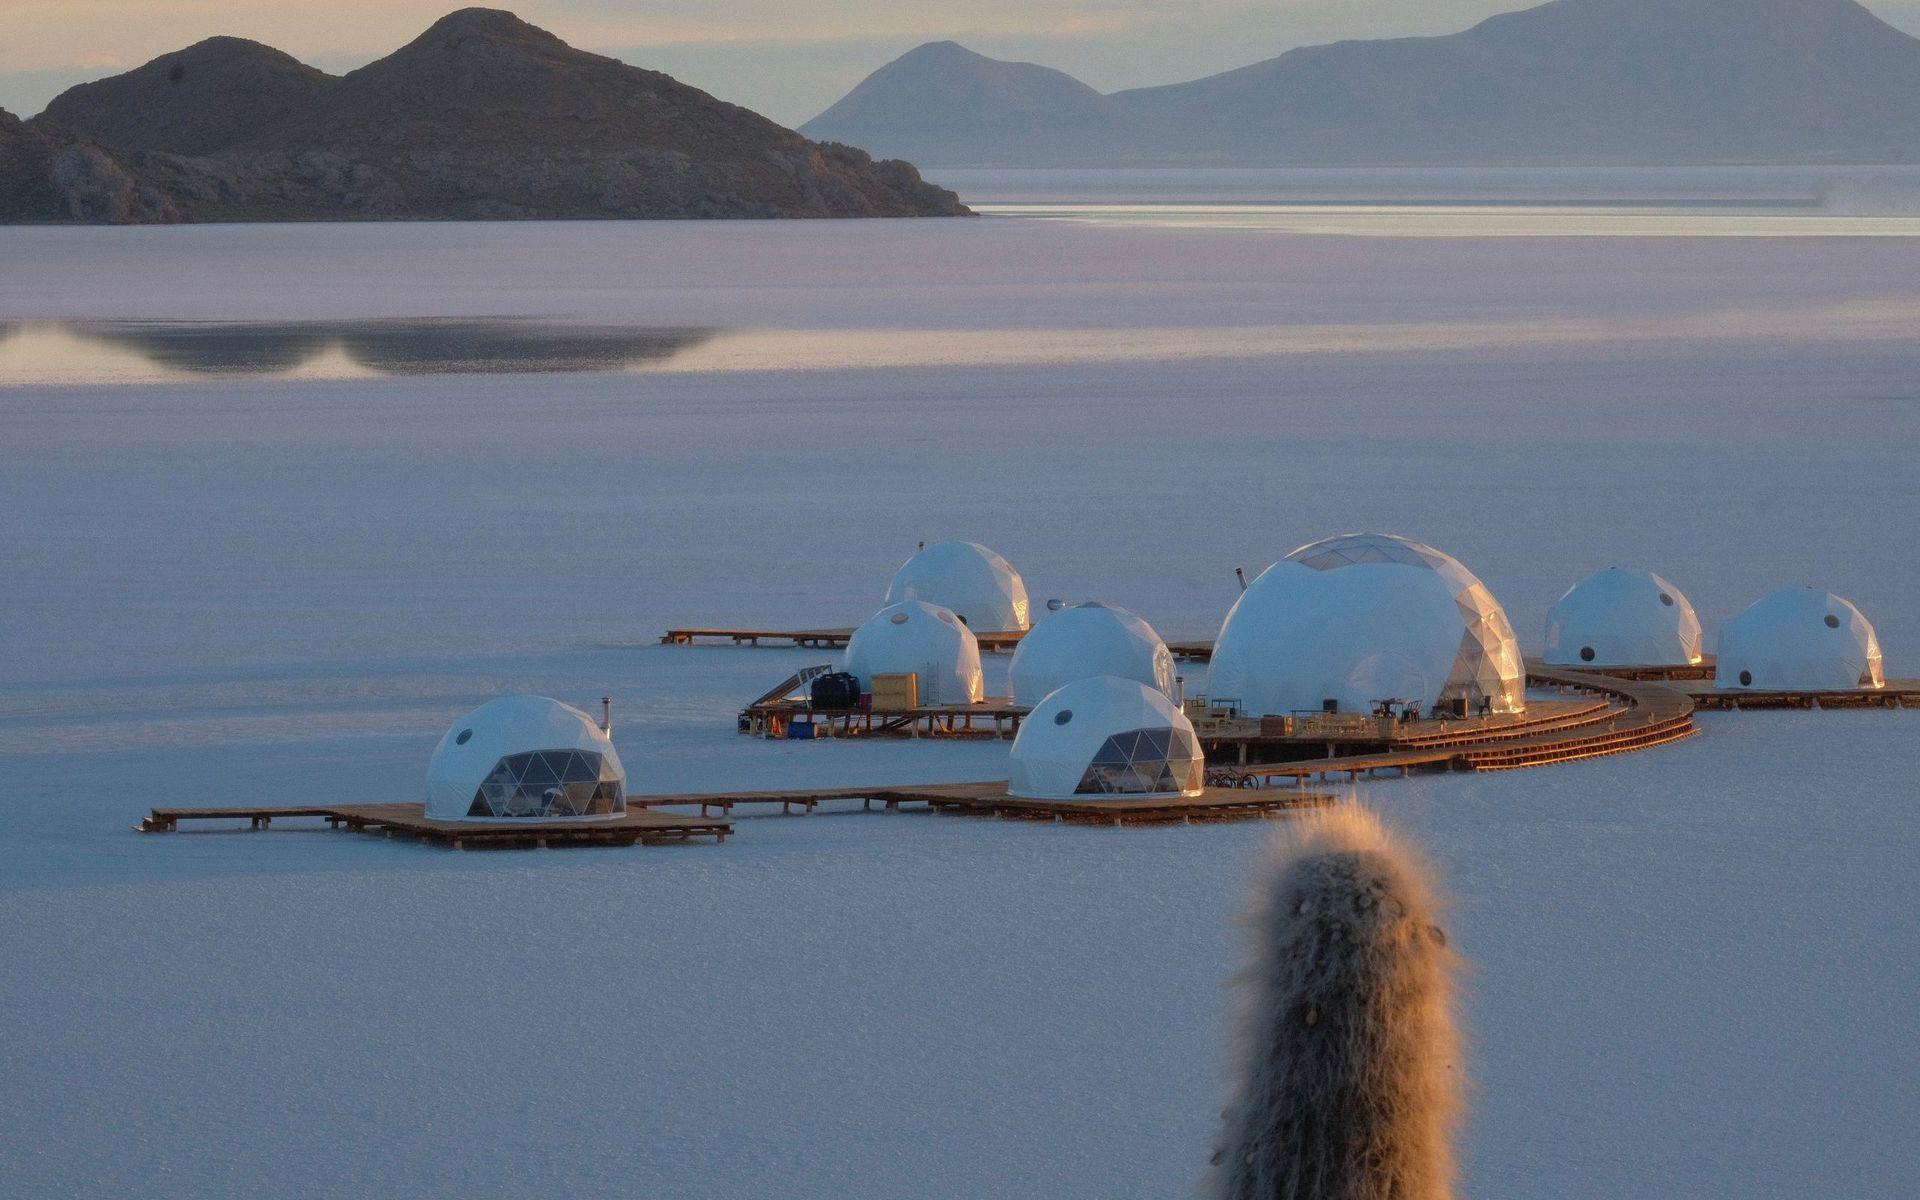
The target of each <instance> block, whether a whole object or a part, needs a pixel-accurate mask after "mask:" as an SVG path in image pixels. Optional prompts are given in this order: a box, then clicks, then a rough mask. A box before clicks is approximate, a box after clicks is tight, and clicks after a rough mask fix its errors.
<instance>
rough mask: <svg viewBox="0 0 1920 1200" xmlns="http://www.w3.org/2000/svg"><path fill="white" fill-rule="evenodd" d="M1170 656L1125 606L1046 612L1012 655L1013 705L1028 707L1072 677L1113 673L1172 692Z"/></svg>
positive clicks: (1076, 607) (1096, 605)
mask: <svg viewBox="0 0 1920 1200" xmlns="http://www.w3.org/2000/svg"><path fill="white" fill-rule="evenodd" d="M1173 670H1174V668H1173V655H1172V654H1171V653H1170V652H1169V651H1168V650H1167V644H1166V643H1165V642H1163V641H1161V640H1160V635H1159V634H1157V633H1155V632H1154V631H1153V626H1151V625H1149V624H1147V623H1146V622H1145V621H1142V620H1141V619H1140V618H1139V617H1136V616H1134V615H1133V614H1132V613H1130V612H1128V611H1127V610H1126V609H1124V608H1114V607H1112V606H1110V605H1105V604H1099V603H1089V604H1076V605H1074V606H1073V607H1071V608H1063V609H1060V610H1059V611H1058V612H1053V613H1049V614H1047V616H1046V617H1044V618H1042V620H1041V621H1040V623H1039V624H1038V625H1035V626H1034V627H1033V629H1032V631H1030V632H1029V633H1028V634H1027V636H1026V637H1023V638H1021V639H1020V644H1019V646H1018V647H1016V648H1015V650H1014V652H1013V663H1012V665H1011V666H1010V667H1009V668H1008V673H1009V675H1011V677H1012V680H1013V702H1014V703H1015V704H1018V705H1020V706H1022V707H1024V708H1032V707H1033V706H1034V705H1036V704H1038V703H1040V701H1042V700H1044V699H1045V698H1046V696H1047V693H1049V692H1052V691H1054V690H1056V689H1058V688H1060V687H1062V686H1064V685H1066V684H1069V683H1072V682H1073V681H1074V680H1076V679H1087V678H1091V677H1092V676H1095V675H1113V676H1116V677H1118V678H1120V679H1131V680H1134V681H1135V682H1138V683H1144V684H1146V685H1147V686H1148V687H1150V688H1154V689H1156V690H1158V691H1160V692H1162V693H1164V694H1166V695H1167V696H1172V695H1173V693H1174V687H1175V684H1174V674H1173Z"/></svg>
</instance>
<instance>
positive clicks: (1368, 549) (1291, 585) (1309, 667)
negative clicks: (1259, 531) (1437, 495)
mask: <svg viewBox="0 0 1920 1200" xmlns="http://www.w3.org/2000/svg"><path fill="white" fill-rule="evenodd" d="M1207 691H1208V694H1209V695H1210V696H1212V697H1213V698H1214V699H1215V700H1216V701H1218V700H1225V699H1234V700H1238V701H1239V702H1240V705H1241V709H1242V711H1244V712H1248V713H1252V714H1255V715H1260V716H1269V715H1271V716H1283V715H1286V714H1289V713H1296V712H1306V711H1314V712H1317V711H1320V710H1321V709H1322V708H1323V706H1324V702H1325V701H1328V700H1332V701H1334V702H1336V703H1337V704H1338V706H1339V708H1340V710H1341V711H1345V712H1367V711H1370V710H1371V708H1372V706H1373V705H1374V704H1376V703H1377V702H1379V701H1382V700H1396V701H1400V702H1402V703H1412V704H1414V705H1417V706H1418V707H1419V708H1421V709H1422V710H1426V709H1430V708H1432V707H1433V706H1434V705H1436V704H1440V703H1442V702H1449V701H1453V700H1465V701H1466V702H1467V705H1468V708H1469V709H1470V711H1473V712H1479V711H1481V710H1482V709H1483V708H1484V709H1488V710H1490V711H1492V712H1499V713H1507V712H1520V711H1523V710H1524V709H1525V708H1526V665H1525V663H1524V661H1523V660H1522V658H1521V655H1520V645H1519V642H1518V641H1517V640H1516V639H1515V638H1514V636H1513V626H1512V625H1511V624H1509V623H1508V621H1507V614H1506V612H1505V611H1504V610H1503V609H1501V607H1500V603H1499V601H1497V600H1495V599H1494V598H1493V594H1492V593H1491V592H1489V591H1488V590H1487V587H1486V585H1485V584H1483V583H1481V582H1480V580H1479V579H1478V578H1476V577H1475V576H1474V574H1473V572H1471V571H1469V570H1467V569H1466V568H1465V567H1463V566H1461V565H1460V563H1459V562H1457V561H1456V560H1454V559H1453V558H1452V557H1450V556H1448V555H1446V554H1443V553H1441V552H1440V551H1438V550H1435V549H1434V548H1433V547H1431V546H1427V545H1423V544H1421V543H1419V542H1415V541H1411V540H1409V539H1407V538H1402V537H1395V536H1392V535H1390V534H1379V533H1366V534H1342V535H1341V536H1339V537H1334V538H1329V539H1327V540H1326V541H1322V542H1314V543H1312V544H1311V545H1307V546H1302V547H1301V548H1300V549H1298V550H1295V551H1294V552H1293V553H1292V554H1289V555H1287V557H1286V558H1285V559H1283V560H1282V561H1280V562H1277V563H1275V564H1274V565H1273V566H1271V567H1269V568H1268V569H1267V570H1266V572H1265V573H1263V574H1262V575H1261V576H1260V578H1258V579H1256V580H1255V581H1254V582H1253V585H1252V586H1251V587H1249V588H1248V589H1247V590H1246V591H1245V592H1243V593H1242V594H1241V596H1240V599H1239V600H1238V601H1237V602H1236V603H1235V604H1234V606H1233V609H1232V610H1231V611H1230V612H1228V613H1227V620H1226V623H1225V624H1224V625H1223V626H1221V629H1220V638H1219V641H1218V642H1217V643H1216V644H1215V646H1214V651H1213V666H1212V669H1211V671H1210V673H1209V677H1208V687H1207Z"/></svg>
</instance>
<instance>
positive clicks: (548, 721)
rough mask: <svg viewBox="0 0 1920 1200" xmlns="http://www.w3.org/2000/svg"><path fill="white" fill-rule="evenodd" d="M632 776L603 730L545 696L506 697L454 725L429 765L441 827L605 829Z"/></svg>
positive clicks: (430, 806)
mask: <svg viewBox="0 0 1920 1200" xmlns="http://www.w3.org/2000/svg"><path fill="white" fill-rule="evenodd" d="M626 793H627V772H626V768H625V767H623V766H621V765H620V756H619V755H618V754H617V753H615V752H614V749H613V741H612V740H611V739H610V738H609V737H608V736H607V734H606V732H605V731H604V730H602V729H601V728H600V726H599V724H598V723H597V722H596V721H594V719H593V718H592V717H589V716H588V715H587V714H586V713H583V712H581V711H580V710H579V709H577V708H574V707H572V706H571V705H567V704H562V703H560V702H559V701H558V700H551V699H548V698H547V697H545V696H502V697H501V698H499V699H498V700H489V701H488V702H487V703H485V704H482V705H481V706H480V707H479V708H476V709H474V710H473V711H472V712H470V713H468V714H467V715H466V716H464V717H462V718H460V719H459V720H458V721H455V722H454V723H453V728H451V729H449V730H447V733H446V736H445V737H443V738H441V739H440V745H439V746H437V747H436V748H435V749H434V751H433V758H432V760H431V761H430V762H429V763H428V764H427V816H428V817H429V818H430V819H432V820H435V821H498V820H527V819H533V820H543V821H551V820H577V821H604V820H609V819H613V818H617V817H619V816H620V815H621V814H622V813H624V812H626V810H627V795H626Z"/></svg>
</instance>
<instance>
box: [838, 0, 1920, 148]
mask: <svg viewBox="0 0 1920 1200" xmlns="http://www.w3.org/2000/svg"><path fill="white" fill-rule="evenodd" d="M923 49H926V48H924V47H923ZM974 57H975V58H977V57H978V56H974ZM937 61H938V62H939V70H938V71H935V70H932V69H930V65H931V64H930V63H929V62H928V60H927V59H925V58H923V57H922V56H921V52H920V51H914V52H913V53H911V54H908V55H906V56H904V57H903V58H901V59H899V60H896V62H894V63H892V64H890V65H889V66H888V67H884V68H882V69H881V71H879V72H876V73H875V74H874V76H872V77H871V78H870V79H869V80H868V81H867V82H866V83H863V84H861V85H860V87H858V88H856V89H855V90H854V92H852V93H850V94H849V95H848V96H847V98H846V99H845V100H843V101H841V103H840V104H837V105H835V106H834V107H833V108H832V109H829V110H828V111H827V112H826V113H823V114H821V116H820V117H818V118H816V119H815V120H814V121H812V122H809V123H808V124H806V125H803V126H802V127H801V128H802V129H803V130H807V131H822V130H828V129H830V130H831V131H832V136H834V137H836V138H840V139H842V140H845V141H849V142H852V143H854V144H856V145H862V146H868V147H870V148H874V149H879V150H883V151H884V152H886V153H889V154H904V155H909V156H912V157H914V158H915V159H916V160H917V161H920V162H923V163H937V164H939V165H942V166H962V165H998V164H1018V165H1033V166H1064V165H1083V166H1092V165H1121V164H1125V165H1144V164H1162V165H1176V164H1195V163H1220V164H1236V165H1284V164H1290V163H1349V164H1354V163H1394V164H1494V163H1538V164H1552V163H1679V162H1741V163H1812V162H1904V163H1912V162H1920V39H1915V38H1913V37H1911V36H1909V35H1907V34H1905V33H1902V32H1901V31H1899V30H1897V29H1895V28H1893V27H1892V26H1890V25H1888V24H1886V23H1885V22H1884V21H1882V20H1880V19H1879V18H1878V17H1876V16H1874V15H1873V13H1871V12H1870V11H1868V10H1867V9H1866V8H1864V7H1862V6H1861V5H1860V4H1858V3H1855V0H1554V2H1553V3H1548V4H1543V5H1540V6H1539V7H1536V8H1532V9H1528V10H1526V11H1523V12H1514V13H1507V14H1504V15H1501V16H1497V17H1493V18H1491V19H1489V20H1487V21H1484V22H1482V23H1481V24H1479V25H1477V26H1475V27H1473V28H1472V29H1469V30H1466V31H1464V32H1461V33H1457V34H1452V35H1448V36H1445V37H1425V38H1399V39H1390V40H1380V41H1349V42H1340V43H1336V44H1334V45H1329V46H1311V47H1305V48H1302V49H1298V50H1293V51H1289V52H1288V53H1286V54H1282V55H1280V56H1279V57H1277V58H1272V59H1268V60H1266V61H1264V62H1259V63H1255V64H1253V65H1252V66H1248V67H1242V68H1239V69H1238V70H1233V71H1228V72H1225V73H1223V74H1220V75H1214V76H1210V77H1208V78H1205V79H1198V80H1194V81H1192V82H1189V83H1180V84H1171V85H1168V86H1165V87H1155V88H1140V89H1134V90H1130V91H1122V92H1116V93H1113V94H1111V95H1107V96H1098V95H1097V94H1095V96H1093V97H1088V96H1084V95H1076V97H1075V100H1074V102H1073V103H1072V104H1070V105H1063V106H1062V107H1061V112H1062V116H1061V117H1060V118H1059V119H1058V120H1057V121H1055V122H1054V123H1052V124H1051V125H1049V124H1048V123H1047V121H1046V120H1045V119H1044V116H1043V114H1040V113H1037V112H1036V111H1035V110H1034V108H1033V106H1032V105H1030V104H1028V103H1027V102H1026V101H1025V100H1024V99H1023V98H1021V97H1020V96H1019V95H1017V94H1010V92H1009V88H1008V87H1007V86H1006V84H1004V83H1003V82H1001V81H1002V79H1003V78H1005V76H1004V75H1003V74H1002V73H1001V72H1000V71H999V70H998V68H1010V67H1014V66H1020V68H1021V70H1022V71H1025V72H1031V71H1044V70H1045V68H1035V67H1030V66H1025V65H1020V64H1006V63H993V61H992V60H990V59H989V60H982V61H981V62H980V63H968V64H965V65H966V66H967V69H968V71H969V75H970V82H969V83H968V84H966V85H956V84H955V83H954V82H953V81H952V80H951V78H950V76H951V74H952V73H953V72H954V71H955V70H956V69H957V67H956V63H957V62H958V60H957V59H956V57H955V56H953V55H951V54H949V55H945V56H944V57H942V58H941V59H939V60H937ZM986 64H991V66H988V65H986ZM909 67H911V68H913V69H912V70H908V69H907V68H909ZM1050 74H1056V75H1057V74H1058V73H1057V72H1053V73H1050ZM1061 79H1064V80H1065V81H1066V82H1065V83H1062V82H1061V81H1060V80H1055V81H1053V86H1054V87H1055V89H1056V90H1064V89H1065V88H1066V85H1067V84H1070V83H1072V82H1073V81H1072V80H1070V79H1066V77H1061ZM883 89H884V92H885V94H889V95H896V96H904V97H912V96H915V95H921V94H934V93H936V92H938V93H939V94H943V95H947V96H951V97H954V98H955V99H954V102H953V103H952V104H951V105H950V106H947V107H946V109H945V110H944V111H943V110H942V109H941V108H940V107H933V106H927V107H923V108H919V109H916V108H913V107H911V106H910V105H909V104H908V103H907V102H905V101H901V102H897V103H895V104H893V105H890V106H887V107H886V108H881V107H880V106H877V105H875V104H872V103H870V102H863V103H862V104H859V105H852V104H850V103H849V102H851V101H854V100H855V99H856V98H858V97H861V94H862V92H863V91H866V92H868V93H869V95H872V94H874V93H879V92H881V91H882V90H883ZM1088 91H1091V89H1088ZM1096 101H1098V102H1100V103H1096ZM876 110H877V111H876ZM1010 112H1011V113H1019V114H1023V115H1022V120H1021V123H1020V125H1019V129H1018V133H1017V135H1009V134H1004V133H1001V132H999V131H1000V130H1002V129H1004V128H1005V127H1006V126H1007V125H1008V124H1009V117H1008V114H1009V113H1010ZM903 114H909V115H911V117H912V119H911V120H908V119H905V117H904V116H903ZM829 118H832V119H831V120H829Z"/></svg>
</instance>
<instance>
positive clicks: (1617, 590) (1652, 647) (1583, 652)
mask: <svg viewBox="0 0 1920 1200" xmlns="http://www.w3.org/2000/svg"><path fill="white" fill-rule="evenodd" d="M1545 657H1546V660H1547V661H1548V662H1550V663H1552V664H1554V665H1555V666H1562V667H1580V666H1595V667H1639V666H1674V665H1677V664H1681V663H1697V662H1699V661H1700V618H1699V616H1698V615H1696V614H1695V613H1694V611H1693V605H1692V604H1691V603H1690V602H1689V601H1688V600H1687V598H1686V596H1685V595H1684V594H1683V593H1682V592H1681V591H1680V589H1679V588H1677V587H1675V586H1673V584H1671V583H1669V582H1667V581H1666V580H1665V579H1662V578H1661V577H1660V576H1658V575H1655V574H1654V573H1653V572H1652V571H1631V570H1628V569H1626V568H1625V567H1608V568H1607V569H1606V570H1604V571H1601V572H1599V573H1597V574H1594V575H1590V576H1588V577H1587V578H1586V579H1583V580H1581V581H1580V582H1579V583H1576V584H1574V585H1573V587H1571V588H1569V589H1568V590H1567V594H1566V595H1564V596H1562V597H1560V599H1559V601H1558V602H1557V603H1555V604H1554V606H1553V607H1552V608H1551V609H1549V610H1548V612H1547V647H1546V655H1545Z"/></svg>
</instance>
